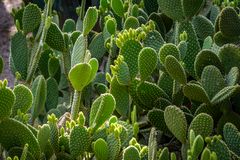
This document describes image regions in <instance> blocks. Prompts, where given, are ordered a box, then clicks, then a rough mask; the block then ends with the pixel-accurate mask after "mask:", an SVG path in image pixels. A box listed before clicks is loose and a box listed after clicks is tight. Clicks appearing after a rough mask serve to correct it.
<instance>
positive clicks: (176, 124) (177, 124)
mask: <svg viewBox="0 0 240 160" xmlns="http://www.w3.org/2000/svg"><path fill="white" fill-rule="evenodd" d="M164 119H165V122H166V125H167V127H168V129H169V130H170V131H171V132H172V134H173V135H174V136H175V137H176V138H177V139H178V140H179V141H180V142H181V143H183V144H184V143H185V142H186V135H187V120H186V117H185V115H184V113H183V111H182V110H181V109H180V108H178V107H176V106H168V107H167V108H166V109H165V111H164Z"/></svg>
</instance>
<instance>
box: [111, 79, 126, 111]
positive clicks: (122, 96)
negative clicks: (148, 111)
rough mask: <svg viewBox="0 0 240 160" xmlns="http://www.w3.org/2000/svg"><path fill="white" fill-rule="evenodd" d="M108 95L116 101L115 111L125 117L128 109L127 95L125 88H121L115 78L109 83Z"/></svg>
mask: <svg viewBox="0 0 240 160" xmlns="http://www.w3.org/2000/svg"><path fill="white" fill-rule="evenodd" d="M110 93H111V94H112V95H113V97H114V98H115V100H116V111H117V112H118V113H119V114H120V115H122V116H127V113H128V109H129V108H128V107H129V94H128V88H127V86H122V85H120V84H119V83H118V81H117V78H116V76H114V78H113V79H112V81H111V85H110Z"/></svg>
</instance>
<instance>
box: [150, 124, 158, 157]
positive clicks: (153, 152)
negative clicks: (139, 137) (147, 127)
mask: <svg viewBox="0 0 240 160" xmlns="http://www.w3.org/2000/svg"><path fill="white" fill-rule="evenodd" d="M156 153H157V132H156V128H154V127H152V128H151V131H150V135H149V138H148V159H149V160H154V159H156V157H157V154H156Z"/></svg>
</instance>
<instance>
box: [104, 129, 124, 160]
mask: <svg viewBox="0 0 240 160" xmlns="http://www.w3.org/2000/svg"><path fill="white" fill-rule="evenodd" d="M107 143H108V151H109V152H108V160H115V159H117V157H118V156H119V152H120V147H121V144H120V139H119V138H117V137H115V135H114V134H113V133H111V134H109V135H108V137H107Z"/></svg>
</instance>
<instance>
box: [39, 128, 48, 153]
mask: <svg viewBox="0 0 240 160" xmlns="http://www.w3.org/2000/svg"><path fill="white" fill-rule="evenodd" d="M49 138H50V127H49V125H48V124H44V125H43V126H41V127H40V128H39V130H38V134H37V139H38V143H39V146H40V149H41V151H45V149H46V147H47V143H48V142H49V141H48V140H49Z"/></svg>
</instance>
